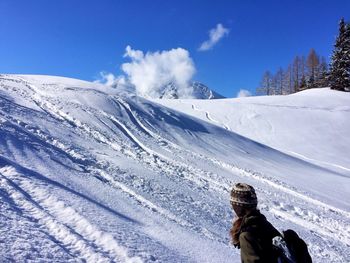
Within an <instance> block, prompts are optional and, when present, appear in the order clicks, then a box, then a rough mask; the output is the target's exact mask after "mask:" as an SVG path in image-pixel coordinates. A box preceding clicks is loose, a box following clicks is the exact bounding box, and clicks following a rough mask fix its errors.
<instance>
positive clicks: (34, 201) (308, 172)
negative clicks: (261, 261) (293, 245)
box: [0, 75, 350, 262]
mask: <svg viewBox="0 0 350 263" xmlns="http://www.w3.org/2000/svg"><path fill="white" fill-rule="evenodd" d="M220 101H221V100H217V101H216V102H217V103H219V104H212V105H213V106H212V109H215V110H218V108H219V106H217V105H220V103H221V102H220ZM180 102H181V103H182V104H183V105H185V103H184V101H180ZM213 102H214V101H213ZM158 103H159V102H158ZM158 103H155V102H153V101H149V100H146V99H143V98H139V97H137V96H134V95H126V94H125V93H118V90H117V89H113V88H108V87H105V86H103V85H98V84H94V83H89V82H84V81H79V80H73V79H67V78H60V77H49V76H29V75H28V76H26V75H0V116H1V117H0V209H1V211H0V226H1V227H0V259H1V261H5V262H6V261H11V260H14V261H26V260H34V261H45V260H46V261H59V262H77V261H78V262H79V261H82V260H86V261H88V262H240V257H239V251H238V250H236V249H234V248H233V247H232V246H231V245H230V244H229V237H228V231H229V228H230V226H231V222H232V217H233V214H232V211H231V210H230V205H229V201H228V200H229V191H230V188H231V186H232V184H233V183H235V182H238V181H240V182H246V183H249V184H252V185H254V186H255V187H256V190H257V194H258V198H259V207H260V209H261V210H262V212H263V213H264V214H265V215H266V216H267V217H268V219H269V220H270V221H271V222H272V223H273V224H274V225H276V226H277V227H278V228H279V229H286V228H293V229H295V230H296V231H298V233H300V235H301V236H302V237H304V239H305V240H306V242H307V243H308V244H309V249H310V251H311V254H312V255H313V257H314V261H315V262H347V261H349V258H350V252H349V249H348V248H349V246H350V229H349V223H350V212H349V211H350V205H349V203H348V200H349V197H350V191H349V174H348V172H347V171H346V170H344V169H340V170H339V171H338V170H334V169H330V168H329V167H324V166H321V165H317V164H315V163H312V162H310V161H307V160H303V159H300V158H299V157H296V156H291V155H289V154H287V153H285V152H281V151H278V150H276V149H273V148H270V147H268V146H266V145H264V144H261V143H257V142H255V141H253V140H250V139H248V138H246V137H243V136H241V135H239V134H238V133H235V132H233V131H230V130H227V129H223V128H221V127H219V126H217V125H216V124H215V125H214V124H211V123H208V122H206V121H203V120H200V119H198V118H195V117H192V116H190V115H187V114H184V113H180V112H178V111H175V110H172V109H170V108H169V107H165V106H161V105H160V104H158ZM166 106H173V105H170V103H169V105H168V104H167V105H166ZM190 107H191V105H190ZM310 107H313V105H310ZM271 108H272V107H271ZM196 109H197V108H196ZM224 110H225V109H223V111H224ZM224 114H226V113H224V112H222V115H224ZM305 114H306V113H305ZM342 114H346V113H345V112H343V113H342ZM340 115H341V114H340ZM340 115H339V116H340ZM210 116H211V115H209V116H208V117H209V118H210ZM339 118H340V117H339ZM225 124H226V122H225ZM322 131H323V132H324V133H330V132H332V130H331V129H330V128H329V127H328V126H326V127H324V128H323V130H322ZM327 143H328V142H327V141H325V142H324V144H327ZM345 150H346V149H345ZM347 153H348V152H347Z"/></svg>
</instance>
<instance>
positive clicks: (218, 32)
mask: <svg viewBox="0 0 350 263" xmlns="http://www.w3.org/2000/svg"><path fill="white" fill-rule="evenodd" d="M229 32H230V30H229V29H228V28H225V27H224V26H223V25H222V24H217V25H216V28H213V29H211V30H210V31H209V39H208V40H207V41H204V42H203V43H202V44H201V45H200V47H199V48H198V50H199V51H207V50H209V49H212V48H213V46H214V45H215V44H216V43H218V42H219V41H220V39H222V38H223V37H224V36H226V35H228V33H229Z"/></svg>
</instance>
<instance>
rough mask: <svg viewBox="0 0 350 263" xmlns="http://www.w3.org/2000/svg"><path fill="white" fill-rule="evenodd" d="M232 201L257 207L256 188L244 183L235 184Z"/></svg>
mask: <svg viewBox="0 0 350 263" xmlns="http://www.w3.org/2000/svg"><path fill="white" fill-rule="evenodd" d="M231 203H233V204H235V205H238V206H245V207H255V206H256V205H257V204H258V199H257V197H256V194H255V190H254V188H253V187H252V186H250V185H248V184H244V183H238V184H235V185H234V186H233V188H232V190H231Z"/></svg>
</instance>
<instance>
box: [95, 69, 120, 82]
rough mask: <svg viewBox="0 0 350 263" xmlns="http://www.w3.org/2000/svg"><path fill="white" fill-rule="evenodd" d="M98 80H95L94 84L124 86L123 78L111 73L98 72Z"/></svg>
mask: <svg viewBox="0 0 350 263" xmlns="http://www.w3.org/2000/svg"><path fill="white" fill-rule="evenodd" d="M100 77H101V78H100V79H98V80H95V81H94V82H95V83H102V84H105V85H107V86H118V85H125V84H126V79H125V77H124V76H117V77H116V76H115V75H114V74H112V73H109V72H105V71H102V72H100Z"/></svg>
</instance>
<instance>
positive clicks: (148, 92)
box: [121, 46, 196, 97]
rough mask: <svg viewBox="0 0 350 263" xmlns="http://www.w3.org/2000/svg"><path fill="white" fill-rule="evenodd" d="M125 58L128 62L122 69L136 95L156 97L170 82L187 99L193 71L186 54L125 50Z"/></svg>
mask: <svg viewBox="0 0 350 263" xmlns="http://www.w3.org/2000/svg"><path fill="white" fill-rule="evenodd" d="M124 57H126V58H129V59H130V60H131V61H130V62H128V63H124V64H122V66H121V69H122V70H123V72H124V73H125V74H126V77H127V81H128V82H129V83H131V84H132V85H134V86H135V88H136V92H137V93H138V94H139V95H141V96H145V97H159V95H160V92H161V88H162V87H164V85H166V84H169V83H170V82H173V83H174V84H175V85H176V86H177V87H178V93H179V96H180V97H189V96H190V94H191V93H192V90H191V89H190V88H189V82H190V80H191V79H192V76H193V75H194V73H195V71H196V69H195V66H194V63H193V61H192V59H191V58H190V54H189V52H188V51H187V50H185V49H182V48H176V49H171V50H163V51H156V52H147V53H146V54H144V53H143V52H142V51H141V50H133V49H132V48H131V47H130V46H127V47H126V50H125V54H124Z"/></svg>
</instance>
